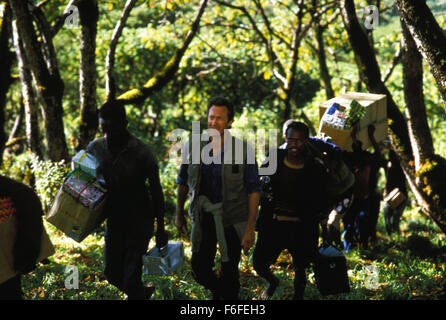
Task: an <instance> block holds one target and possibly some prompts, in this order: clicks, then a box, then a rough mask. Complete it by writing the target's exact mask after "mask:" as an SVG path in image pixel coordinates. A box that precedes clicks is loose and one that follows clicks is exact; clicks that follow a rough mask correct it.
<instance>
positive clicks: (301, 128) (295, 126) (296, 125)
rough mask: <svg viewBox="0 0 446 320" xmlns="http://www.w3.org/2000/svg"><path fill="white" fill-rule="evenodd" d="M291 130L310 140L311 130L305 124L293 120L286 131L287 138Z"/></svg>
mask: <svg viewBox="0 0 446 320" xmlns="http://www.w3.org/2000/svg"><path fill="white" fill-rule="evenodd" d="M290 129H293V130H296V131H299V132H300V133H302V135H303V136H304V138H305V139H308V138H309V137H310V130H309V129H308V126H307V125H306V124H305V123H303V122H299V121H294V120H293V121H292V122H291V123H290V124H289V125H288V126H287V127H286V129H285V137H286V135H287V133H288V130H290Z"/></svg>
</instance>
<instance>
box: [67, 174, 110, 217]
mask: <svg viewBox="0 0 446 320" xmlns="http://www.w3.org/2000/svg"><path fill="white" fill-rule="evenodd" d="M62 189H63V190H64V191H65V192H66V193H68V194H69V195H71V196H72V197H73V198H74V199H77V201H78V202H80V203H81V204H82V205H84V206H85V207H87V208H89V209H94V208H95V207H96V206H98V205H99V204H100V203H101V201H102V199H103V198H104V197H105V195H106V192H107V191H106V190H105V189H104V188H103V187H102V186H101V185H100V184H99V183H98V182H97V181H95V180H92V181H84V180H82V179H81V178H80V177H79V176H77V175H75V174H72V175H70V176H68V178H67V179H66V180H65V182H64V183H63V185H62Z"/></svg>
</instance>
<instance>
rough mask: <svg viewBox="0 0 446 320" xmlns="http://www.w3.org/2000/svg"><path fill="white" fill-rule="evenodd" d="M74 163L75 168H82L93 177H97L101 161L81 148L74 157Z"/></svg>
mask: <svg viewBox="0 0 446 320" xmlns="http://www.w3.org/2000/svg"><path fill="white" fill-rule="evenodd" d="M73 165H74V168H75V169H81V170H82V171H84V172H86V173H88V174H90V175H92V176H93V177H97V169H98V167H99V162H98V161H97V160H96V158H95V157H93V155H91V154H89V153H88V152H87V151H85V150H80V151H79V152H78V153H76V155H75V156H74V157H73Z"/></svg>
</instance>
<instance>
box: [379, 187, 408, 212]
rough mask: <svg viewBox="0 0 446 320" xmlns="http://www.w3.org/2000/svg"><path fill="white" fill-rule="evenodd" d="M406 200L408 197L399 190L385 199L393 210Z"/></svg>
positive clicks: (394, 190)
mask: <svg viewBox="0 0 446 320" xmlns="http://www.w3.org/2000/svg"><path fill="white" fill-rule="evenodd" d="M404 200H406V196H405V195H404V193H402V192H401V191H400V189H398V188H395V189H393V190H392V191H390V193H389V194H388V195H387V196H386V197H385V198H384V201H385V202H387V203H388V204H389V206H390V208H392V209H395V208H397V207H398V206H399V205H400V204H401V203H402V202H403V201H404Z"/></svg>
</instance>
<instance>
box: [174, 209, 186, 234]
mask: <svg viewBox="0 0 446 320" xmlns="http://www.w3.org/2000/svg"><path fill="white" fill-rule="evenodd" d="M175 226H176V227H177V230H178V232H179V234H180V235H183V234H187V222H186V218H185V217H184V211H183V212H179V211H177V214H176V217H175Z"/></svg>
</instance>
